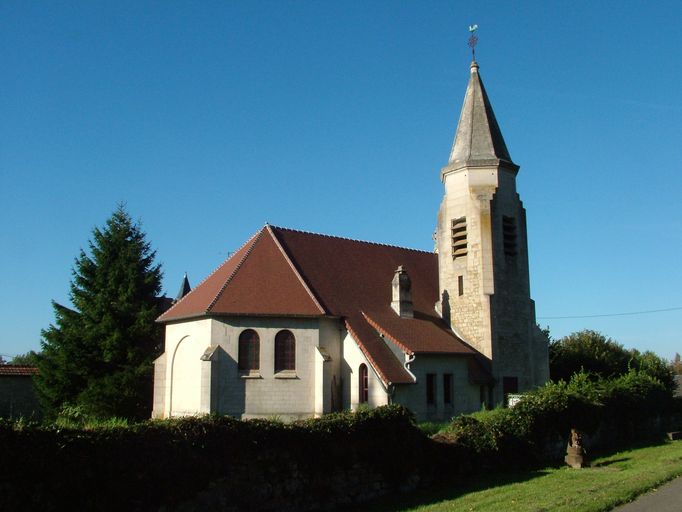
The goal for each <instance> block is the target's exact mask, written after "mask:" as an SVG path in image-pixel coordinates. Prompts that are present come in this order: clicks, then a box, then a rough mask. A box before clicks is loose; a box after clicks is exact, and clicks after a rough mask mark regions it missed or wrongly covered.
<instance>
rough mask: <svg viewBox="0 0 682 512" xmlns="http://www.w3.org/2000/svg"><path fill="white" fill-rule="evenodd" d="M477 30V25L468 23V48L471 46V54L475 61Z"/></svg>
mask: <svg viewBox="0 0 682 512" xmlns="http://www.w3.org/2000/svg"><path fill="white" fill-rule="evenodd" d="M477 30H478V25H469V32H470V33H471V37H469V48H471V56H472V57H473V59H474V62H475V61H476V43H478V37H476V31H477Z"/></svg>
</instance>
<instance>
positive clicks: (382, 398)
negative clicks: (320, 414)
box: [343, 332, 389, 410]
mask: <svg viewBox="0 0 682 512" xmlns="http://www.w3.org/2000/svg"><path fill="white" fill-rule="evenodd" d="M343 362H344V365H343V366H344V368H343V380H344V386H343V388H344V392H343V407H344V409H352V410H356V409H357V408H358V405H359V403H360V392H359V391H360V377H359V369H360V365H361V364H365V365H367V375H368V401H367V405H368V406H369V407H379V406H380V405H387V404H388V403H389V398H388V392H387V390H386V388H385V387H384V384H383V382H382V381H381V379H380V378H379V376H378V375H377V374H376V372H375V371H374V368H373V367H372V365H371V364H370V362H369V361H368V360H367V358H366V357H365V354H363V352H362V350H360V347H358V344H357V343H356V342H355V340H354V339H353V337H352V336H351V335H350V333H348V332H346V333H345V336H344V338H343Z"/></svg>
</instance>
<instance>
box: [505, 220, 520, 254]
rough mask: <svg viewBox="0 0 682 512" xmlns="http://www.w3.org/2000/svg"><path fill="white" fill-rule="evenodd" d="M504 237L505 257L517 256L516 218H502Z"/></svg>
mask: <svg viewBox="0 0 682 512" xmlns="http://www.w3.org/2000/svg"><path fill="white" fill-rule="evenodd" d="M502 236H503V238H504V255H505V256H507V257H512V256H516V253H517V251H516V219H515V218H514V217H507V216H506V215H505V216H503V217H502Z"/></svg>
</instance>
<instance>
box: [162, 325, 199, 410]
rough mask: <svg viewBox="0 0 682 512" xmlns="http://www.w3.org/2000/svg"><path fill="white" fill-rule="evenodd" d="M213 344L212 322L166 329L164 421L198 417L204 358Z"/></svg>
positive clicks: (168, 326)
mask: <svg viewBox="0 0 682 512" xmlns="http://www.w3.org/2000/svg"><path fill="white" fill-rule="evenodd" d="M210 344H211V319H208V318H206V319H201V320H193V321H187V322H181V323H176V324H170V325H167V326H166V352H165V356H166V371H165V383H166V387H165V392H164V399H165V406H164V414H163V416H164V417H169V416H186V415H191V414H199V413H202V412H208V411H202V410H201V409H202V408H201V402H202V400H201V396H202V392H203V393H206V392H208V391H209V390H206V389H202V378H201V376H202V361H201V356H202V354H203V353H204V351H205V350H206V348H207V347H208V346H209V345H210Z"/></svg>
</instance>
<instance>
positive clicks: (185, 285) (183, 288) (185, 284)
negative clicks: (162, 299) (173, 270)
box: [175, 272, 192, 302]
mask: <svg viewBox="0 0 682 512" xmlns="http://www.w3.org/2000/svg"><path fill="white" fill-rule="evenodd" d="M191 291H192V287H191V286H190V285H189V279H187V272H185V277H183V278H182V284H181V285H180V291H179V292H178V296H177V297H175V302H177V301H179V300H180V299H182V298H183V297H184V296H185V295H187V294H188V293H189V292H191Z"/></svg>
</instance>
